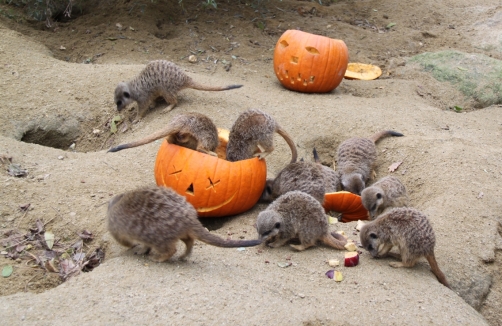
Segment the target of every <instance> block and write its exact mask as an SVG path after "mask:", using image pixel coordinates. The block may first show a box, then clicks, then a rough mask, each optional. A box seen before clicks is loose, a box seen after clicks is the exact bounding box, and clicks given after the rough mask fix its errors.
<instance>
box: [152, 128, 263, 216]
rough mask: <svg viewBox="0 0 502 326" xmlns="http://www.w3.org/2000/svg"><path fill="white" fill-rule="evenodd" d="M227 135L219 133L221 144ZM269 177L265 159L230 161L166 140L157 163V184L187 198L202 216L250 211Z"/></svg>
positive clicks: (158, 155)
mask: <svg viewBox="0 0 502 326" xmlns="http://www.w3.org/2000/svg"><path fill="white" fill-rule="evenodd" d="M224 133H225V131H222V130H220V142H221V143H223V144H226V141H228V138H227V139H221V136H222V134H224ZM217 152H219V150H217ZM222 152H223V153H224V150H223V151H222ZM266 177H267V166H266V163H265V160H259V159H258V158H252V159H249V160H243V161H237V162H229V161H226V160H224V159H221V158H218V157H214V156H211V155H208V154H204V153H201V152H197V151H194V150H191V149H188V148H185V147H181V146H177V145H173V144H169V143H168V142H167V141H164V142H163V143H162V145H161V146H160V148H159V151H158V154H157V159H156V162H155V180H156V182H157V185H159V186H166V187H171V188H172V189H173V190H174V191H176V192H177V193H179V194H180V195H182V196H185V198H186V199H187V201H188V202H189V203H190V204H192V205H193V206H194V207H195V209H196V210H197V212H198V214H199V217H219V216H228V215H235V214H239V213H242V212H245V211H247V210H248V209H250V208H251V207H253V206H254V205H255V204H256V203H257V202H258V199H259V198H260V196H261V194H262V192H263V189H264V188H265V182H266Z"/></svg>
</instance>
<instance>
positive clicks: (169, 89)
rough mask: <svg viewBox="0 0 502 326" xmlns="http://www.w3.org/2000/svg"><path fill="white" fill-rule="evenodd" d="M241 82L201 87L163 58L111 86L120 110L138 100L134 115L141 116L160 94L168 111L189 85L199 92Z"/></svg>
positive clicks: (223, 87) (222, 88) (227, 87)
mask: <svg viewBox="0 0 502 326" xmlns="http://www.w3.org/2000/svg"><path fill="white" fill-rule="evenodd" d="M239 87H242V85H229V86H205V85H201V84H199V83H196V82H195V81H193V80H192V78H190V77H189V76H188V75H187V74H185V72H184V71H183V70H182V69H180V68H179V67H178V66H176V65H175V64H174V63H172V62H170V61H166V60H156V61H151V62H150V63H148V64H147V65H146V67H145V68H144V69H143V70H142V71H141V72H140V73H139V75H138V76H136V77H134V78H133V79H132V80H130V81H128V82H121V83H119V84H118V85H117V88H115V104H116V105H117V110H118V111H121V110H122V109H124V108H125V107H126V106H127V105H129V104H130V103H132V102H134V101H136V102H138V115H139V117H140V118H143V117H144V116H145V115H146V113H147V112H148V109H149V107H150V106H151V105H152V104H154V102H155V100H156V99H157V98H159V97H163V98H164V100H166V102H167V103H169V106H168V107H167V108H166V111H170V110H172V109H173V108H174V107H175V106H176V104H178V100H177V99H176V94H177V93H178V92H179V91H180V90H182V89H184V88H193V89H197V90H201V91H226V90H229V89H234V88H239Z"/></svg>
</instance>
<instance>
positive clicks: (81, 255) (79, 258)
mask: <svg viewBox="0 0 502 326" xmlns="http://www.w3.org/2000/svg"><path fill="white" fill-rule="evenodd" d="M84 258H85V254H84V253H83V252H77V253H76V254H75V255H73V260H74V261H76V262H81V261H83V260H84Z"/></svg>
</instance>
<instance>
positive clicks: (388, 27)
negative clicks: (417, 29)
mask: <svg viewBox="0 0 502 326" xmlns="http://www.w3.org/2000/svg"><path fill="white" fill-rule="evenodd" d="M394 26H396V23H389V24H388V25H387V26H385V28H387V29H390V28H392V27H394Z"/></svg>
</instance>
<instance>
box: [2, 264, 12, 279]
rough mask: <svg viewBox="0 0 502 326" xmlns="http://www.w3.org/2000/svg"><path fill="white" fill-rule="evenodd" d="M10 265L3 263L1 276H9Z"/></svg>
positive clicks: (10, 272)
mask: <svg viewBox="0 0 502 326" xmlns="http://www.w3.org/2000/svg"><path fill="white" fill-rule="evenodd" d="M12 271H13V269H12V266H11V265H5V266H4V267H3V269H2V276H3V277H9V276H11V274H12Z"/></svg>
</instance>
